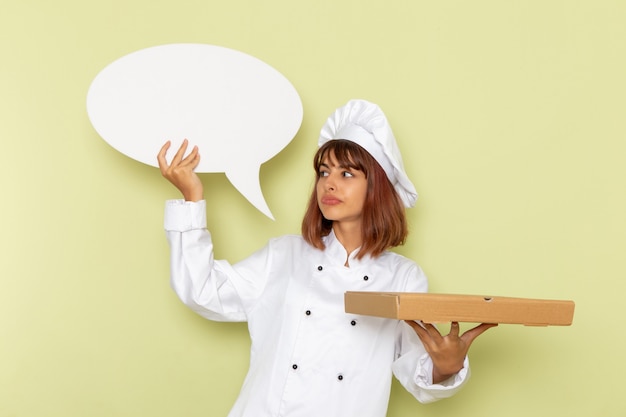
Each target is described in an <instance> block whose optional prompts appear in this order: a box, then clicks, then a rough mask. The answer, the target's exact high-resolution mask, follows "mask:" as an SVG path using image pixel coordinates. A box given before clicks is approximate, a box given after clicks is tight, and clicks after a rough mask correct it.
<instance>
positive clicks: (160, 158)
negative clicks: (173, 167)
mask: <svg viewBox="0 0 626 417" xmlns="http://www.w3.org/2000/svg"><path fill="white" fill-rule="evenodd" d="M171 144H172V142H171V141H169V140H168V141H167V142H165V144H164V145H163V146H162V147H161V150H160V151H159V153H158V154H157V161H158V162H159V169H160V170H161V173H162V174H165V171H166V170H167V168H168V165H167V159H166V158H165V156H166V155H167V150H168V149H169V148H170V145H171Z"/></svg>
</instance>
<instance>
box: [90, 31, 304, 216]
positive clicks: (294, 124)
mask: <svg viewBox="0 0 626 417" xmlns="http://www.w3.org/2000/svg"><path fill="white" fill-rule="evenodd" d="M302 113H303V111H302V102H301V100H300V97H299V95H298V93H297V91H296V89H295V88H294V87H293V85H292V84H291V83H290V82H289V81H288V80H287V79H286V78H285V77H284V76H283V75H282V74H280V73H279V72H278V71H277V70H275V69H274V68H272V67H271V66H269V65H268V64H266V63H264V62H263V61H261V60H259V59H257V58H255V57H253V56H250V55H247V54H245V53H243V52H240V51H236V50H233V49H229V48H225V47H221V46H215V45H207V44H195V43H183V44H167V45H160V46H154V47H150V48H146V49H142V50H139V51H137V52H133V53H131V54H129V55H125V56H123V57H121V58H119V59H117V60H116V61H114V62H112V63H111V64H109V65H108V66H106V67H105V68H104V69H103V70H102V71H101V72H100V73H99V74H98V75H97V76H96V77H95V79H94V80H93V82H92V83H91V85H90V87H89V91H88V93H87V114H88V116H89V120H90V121H91V124H92V125H93V127H94V129H95V130H96V132H98V134H99V135H100V136H101V137H102V138H103V139H104V140H105V141H106V142H107V143H108V144H109V145H111V146H112V147H113V148H115V149H116V150H118V151H119V152H121V153H123V154H124V155H126V156H128V157H130V158H133V159H135V160H137V161H139V162H142V163H144V164H147V165H150V166H154V167H157V166H158V163H157V160H156V155H157V153H158V151H159V149H160V148H161V146H163V144H164V143H165V142H166V141H167V140H172V144H173V146H172V148H171V149H177V147H176V145H177V143H178V144H180V143H182V140H183V139H188V140H189V142H190V144H191V145H197V146H198V147H199V149H200V153H201V159H200V164H199V165H198V167H197V168H196V172H203V173H208V172H224V173H225V174H226V177H227V178H228V179H229V181H230V182H231V183H232V185H233V186H234V187H235V188H236V189H237V190H238V191H239V192H240V193H241V194H242V195H243V196H244V197H246V198H247V199H248V201H249V202H250V203H252V204H253V205H254V206H255V207H256V208H257V209H258V210H259V211H261V212H262V213H264V214H265V215H266V216H268V217H270V218H272V219H273V216H272V213H271V211H270V209H269V207H268V205H267V203H266V201H265V198H264V197H263V193H262V191H261V185H260V181H259V170H260V167H261V164H263V163H264V162H266V161H268V160H269V159H271V158H272V157H273V156H275V155H276V154H277V153H278V152H280V151H281V150H282V149H283V148H285V147H286V146H287V145H288V144H289V142H291V140H292V139H293V138H294V136H295V135H296V133H297V132H298V129H299V128H300V125H301V123H302ZM170 152H171V153H173V152H172V151H170ZM170 156H171V155H170Z"/></svg>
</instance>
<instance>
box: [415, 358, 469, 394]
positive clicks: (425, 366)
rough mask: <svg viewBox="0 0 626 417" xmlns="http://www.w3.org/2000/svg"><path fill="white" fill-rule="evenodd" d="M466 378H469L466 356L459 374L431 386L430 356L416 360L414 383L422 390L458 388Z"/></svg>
mask: <svg viewBox="0 0 626 417" xmlns="http://www.w3.org/2000/svg"><path fill="white" fill-rule="evenodd" d="M467 378H469V359H468V358H467V356H466V357H465V360H464V361H463V368H462V369H461V370H460V371H459V372H457V373H456V374H454V375H452V376H451V377H450V378H448V379H446V380H445V381H441V382H440V383H438V384H433V361H432V360H431V359H430V356H428V354H424V355H422V356H421V357H420V358H419V359H418V366H417V371H416V373H415V382H416V383H417V385H418V386H420V387H422V388H428V389H430V390H448V389H454V388H458V387H460V386H461V385H462V384H463V382H465V381H466V380H467Z"/></svg>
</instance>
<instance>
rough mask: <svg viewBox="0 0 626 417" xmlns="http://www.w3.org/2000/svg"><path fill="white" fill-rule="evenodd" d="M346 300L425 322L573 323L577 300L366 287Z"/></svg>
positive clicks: (351, 307) (359, 309) (375, 312)
mask: <svg viewBox="0 0 626 417" xmlns="http://www.w3.org/2000/svg"><path fill="white" fill-rule="evenodd" d="M344 300H345V310H346V313H353V314H362V315H366V316H377V317H384V318H390V319H398V320H421V321H422V322H424V323H445V322H452V321H458V322H469V323H504V324H523V325H526V326H569V325H571V324H572V320H573V317H574V302H573V301H570V300H542V299H533V298H513V297H495V296H482V295H456V294H433V293H411V292H363V291H348V292H346V293H345V296H344Z"/></svg>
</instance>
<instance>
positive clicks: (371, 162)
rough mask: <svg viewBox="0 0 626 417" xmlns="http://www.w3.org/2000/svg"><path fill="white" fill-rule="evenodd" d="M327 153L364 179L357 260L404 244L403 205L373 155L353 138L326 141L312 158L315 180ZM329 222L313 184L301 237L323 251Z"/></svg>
mask: <svg viewBox="0 0 626 417" xmlns="http://www.w3.org/2000/svg"><path fill="white" fill-rule="evenodd" d="M330 153H333V154H334V156H335V159H336V160H337V163H338V164H339V165H342V166H346V167H349V168H352V169H358V170H359V171H362V172H363V173H364V174H365V178H366V179H367V195H366V197H365V203H364V204H363V213H362V215H363V223H362V224H363V226H362V229H361V235H362V242H363V243H362V245H361V249H360V250H359V253H358V254H357V258H358V259H360V258H362V257H363V256H365V255H367V254H370V255H371V256H372V257H376V256H378V255H380V254H381V253H383V252H384V251H385V250H387V249H389V248H391V247H395V246H399V245H402V244H404V242H405V241H406V237H407V235H408V226H407V221H406V215H405V211H404V205H403V204H402V201H401V200H400V197H399V196H398V194H397V193H396V190H395V189H394V188H393V185H392V184H391V182H390V181H389V179H388V178H387V174H385V171H384V170H383V169H382V167H381V166H380V165H379V164H378V162H376V160H375V159H374V157H372V155H370V154H369V152H367V151H366V150H365V149H363V148H362V147H361V146H359V145H358V144H356V143H354V142H352V141H349V140H345V139H336V140H331V141H328V142H326V143H325V144H324V145H322V146H321V147H320V148H319V149H318V151H317V153H316V154H315V157H314V158H313V168H314V169H315V174H316V178H317V179H319V172H320V166H321V164H322V162H323V160H324V158H326V156H328V155H329V154H330ZM316 181H317V180H316ZM332 225H333V222H332V221H331V220H328V219H325V218H324V216H323V215H322V211H321V210H320V208H319V205H318V203H317V187H313V192H312V193H311V197H310V199H309V204H308V206H307V210H306V213H305V215H304V219H303V220H302V237H303V238H304V240H305V241H307V242H308V243H309V244H311V245H313V246H314V247H316V248H318V249H322V250H323V249H325V246H324V242H323V240H322V238H323V237H324V236H327V235H328V234H329V233H330V231H331V229H332Z"/></svg>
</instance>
